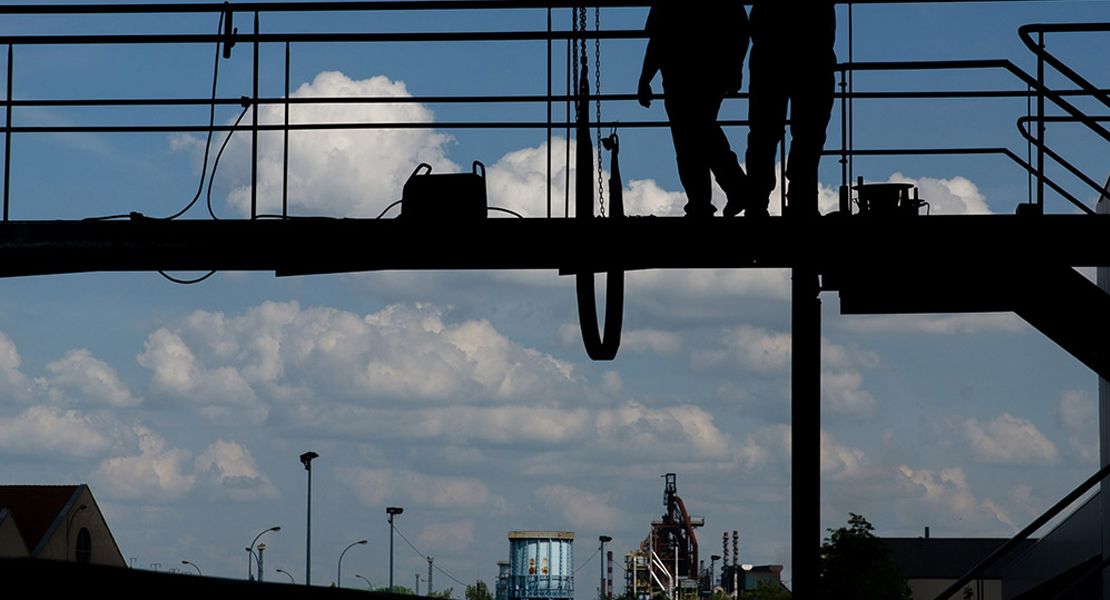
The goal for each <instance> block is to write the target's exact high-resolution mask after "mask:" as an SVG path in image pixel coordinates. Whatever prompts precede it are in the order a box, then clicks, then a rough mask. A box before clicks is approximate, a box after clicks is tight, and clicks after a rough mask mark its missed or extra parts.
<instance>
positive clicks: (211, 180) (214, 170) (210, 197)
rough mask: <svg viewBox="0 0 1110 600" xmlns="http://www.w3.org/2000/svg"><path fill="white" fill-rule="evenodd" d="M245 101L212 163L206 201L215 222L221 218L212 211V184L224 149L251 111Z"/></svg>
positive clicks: (248, 101)
mask: <svg viewBox="0 0 1110 600" xmlns="http://www.w3.org/2000/svg"><path fill="white" fill-rule="evenodd" d="M243 100H244V102H243V112H241V113H239V118H237V119H235V123H234V124H233V125H232V126H231V131H228V132H227V137H225V138H224V141H223V143H222V144H220V151H219V152H217V153H216V160H214V161H213V162H212V174H211V175H210V176H209V177H208V194H207V196H206V197H205V201H206V203H207V204H208V214H209V215H211V216H212V219H213V220H215V221H219V220H220V218H219V217H217V216H216V213H215V211H213V210H212V182H213V181H215V179H216V169H218V168H219V166H220V157H222V156H223V155H224V149H226V148H227V144H228V142H230V141H231V136H232V135H233V134H234V133H235V129H236V128H237V127H239V123H240V121H242V120H243V117H245V116H247V111H249V110H250V100H249V99H248V98H246V97H244V98H243ZM202 177H203V175H202ZM201 186H202V188H203V186H204V182H203V181H201ZM193 202H196V200H195V199H194V200H193ZM190 206H191V205H190ZM186 210H188V209H186Z"/></svg>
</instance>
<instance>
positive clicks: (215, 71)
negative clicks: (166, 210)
mask: <svg viewBox="0 0 1110 600" xmlns="http://www.w3.org/2000/svg"><path fill="white" fill-rule="evenodd" d="M223 29H224V13H223V12H220V23H219V26H218V27H216V33H217V34H219V33H222V32H223ZM219 77H220V42H219V41H217V42H216V61H215V64H214V65H213V67H212V103H211V104H210V105H209V107H210V108H209V111H208V139H207V140H206V141H205V143H204V160H203V161H202V162H201V168H200V184H199V185H198V186H197V193H196V195H195V196H193V199H192V200H191V201H190V202H189V204H187V205H186V206H185V208H183V209H181V210H179V211H178V212H177V213H175V214H174V215H172V216H169V217H166V218H165V220H167V221H172V220H173V219H176V218H178V217H180V216H181V215H183V214H185V213H186V212H188V211H189V209H190V208H192V207H193V205H194V204H196V203H197V200H199V199H200V194H201V192H203V191H204V176H205V175H206V174H207V173H208V155H209V153H210V152H211V151H212V132H213V130H214V127H215V125H216V84H217V83H218V82H219ZM228 137H229V138H230V137H231V134H230V133H228ZM213 170H214V168H213ZM209 186H211V183H209Z"/></svg>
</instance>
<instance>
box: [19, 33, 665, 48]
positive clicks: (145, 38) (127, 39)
mask: <svg viewBox="0 0 1110 600" xmlns="http://www.w3.org/2000/svg"><path fill="white" fill-rule="evenodd" d="M643 37H644V31H643V30H642V29H612V30H608V31H570V30H564V31H552V32H547V31H538V30H537V31H442V32H388V33H372V32H347V33H236V34H233V35H231V36H227V35H223V34H218V33H134V34H92V35H86V34H73V35H66V34H50V35H5V36H0V44H4V45H8V44H11V45H13V46H91V45H121V46H122V45H138V44H214V43H216V42H228V41H230V42H233V43H236V44H253V43H255V42H258V43H263V44H265V43H286V42H289V43H312V42H321V43H323V42H327V43H333V42H378V43H381V42H398V43H400V42H546V41H548V40H556V41H558V40H572V39H574V40H577V39H602V40H627V39H640V38H643Z"/></svg>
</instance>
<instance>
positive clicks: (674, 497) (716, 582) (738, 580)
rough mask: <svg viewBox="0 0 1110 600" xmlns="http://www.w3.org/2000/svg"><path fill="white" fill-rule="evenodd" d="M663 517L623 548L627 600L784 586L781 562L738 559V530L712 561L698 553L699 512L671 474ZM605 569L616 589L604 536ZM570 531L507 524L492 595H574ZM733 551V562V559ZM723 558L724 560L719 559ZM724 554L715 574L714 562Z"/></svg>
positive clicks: (603, 588)
mask: <svg viewBox="0 0 1110 600" xmlns="http://www.w3.org/2000/svg"><path fill="white" fill-rule="evenodd" d="M664 478H665V480H666V483H665V487H664V489H663V506H665V507H666V512H665V513H663V516H662V517H660V518H658V519H654V520H652V522H651V531H650V532H649V533H648V536H647V537H646V538H644V540H643V542H641V543H640V545H639V547H638V548H636V549H634V550H632V551H631V552H629V553H627V554H625V566H624V574H625V575H624V576H625V581H624V594H623V595H622V597H623V598H627V599H630V600H654V599H659V598H664V599H667V600H699V599H701V598H715V597H718V595H724V596H726V597H728V598H742V597H743V596H744V592H745V591H746V590H752V589H754V588H755V587H756V586H757V585H759V584H760V583H761V582H767V583H771V584H773V585H776V586H782V585H783V584H782V580H781V573H782V565H761V566H758V565H752V564H748V563H741V562H740V560H739V559H740V534H739V532H738V531H733V532H732V551H731V552H730V551H729V534H728V532H725V533H724V534H723V539H722V548H721V554H720V555H717V554H712V555H710V557H709V568H708V569H707V568H706V565H705V560H704V558H703V557H701V556H699V554H698V537H697V534H696V532H695V530H696V529H698V528H700V527H703V526H705V519H704V518H702V517H696V516H690V513H689V512H688V511H687V510H686V503H685V502H683V500H682V498H681V497H680V496H679V495H678V479H677V476H676V475H675V474H674V473H667V474H666V475H664ZM600 541H601V548H600V550H599V551H600V552H601V553H602V568H601V569H602V570H601V573H602V574H601V585H600V588H599V594H600V597H602V598H612V597H615V596H618V594H617V593H616V590H615V589H614V588H613V564H612V563H613V553H612V552H611V551H610V552H608V553H606V552H605V543H606V542H609V541H611V538H609V537H608V536H601V537H600ZM573 546H574V533H573V532H569V531H511V532H509V560H508V561H500V562H498V563H497V566H498V577H497V586H496V598H497V600H573V598H574V571H575V567H574V560H573ZM730 558H731V562H730ZM722 559H723V560H722ZM718 560H721V569H720V573H719V574H718V573H717V569H716V567H717V561H718Z"/></svg>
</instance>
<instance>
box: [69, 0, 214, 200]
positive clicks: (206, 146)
mask: <svg viewBox="0 0 1110 600" xmlns="http://www.w3.org/2000/svg"><path fill="white" fill-rule="evenodd" d="M223 28H224V13H223V12H220V20H219V24H218V25H217V26H216V33H217V34H220V33H222V32H223ZM219 77H220V42H219V41H217V42H216V60H215V63H214V64H213V67H212V99H211V102H210V103H209V111H208V138H207V140H206V141H205V143H204V160H203V161H202V162H201V169H200V183H199V185H198V186H197V193H196V194H195V195H194V196H193V199H192V200H190V201H189V203H188V204H187V205H185V208H183V209H181V210H179V211H177V212H176V213H174V214H173V215H170V216H169V217H146V218H151V219H158V220H163V221H172V220H174V219H176V218H178V217H180V216H181V215H183V214H185V213H186V212H188V211H189V209H190V208H192V207H193V205H195V204H196V203H197V200H199V199H200V195H201V193H202V192H203V191H204V177H205V175H207V174H208V156H209V153H210V152H211V150H212V133H213V131H214V127H215V125H216V88H217V83H218V82H219ZM228 137H231V134H228ZM209 185H211V184H209ZM209 212H211V211H209ZM136 217H138V218H144V215H142V214H141V213H137V212H131V213H128V214H126V215H107V216H103V217H86V218H84V219H82V220H83V221H112V220H116V219H135V218H136Z"/></svg>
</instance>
